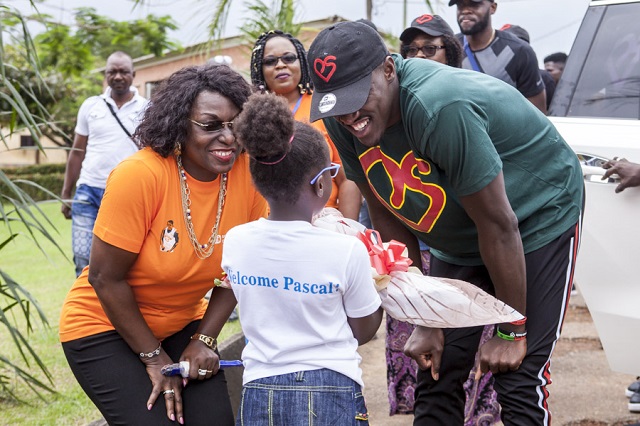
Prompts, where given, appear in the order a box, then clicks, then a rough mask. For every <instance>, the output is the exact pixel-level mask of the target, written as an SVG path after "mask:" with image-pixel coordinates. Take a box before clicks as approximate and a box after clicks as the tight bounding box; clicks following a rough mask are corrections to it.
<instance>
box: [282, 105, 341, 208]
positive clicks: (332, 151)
mask: <svg viewBox="0 0 640 426" xmlns="http://www.w3.org/2000/svg"><path fill="white" fill-rule="evenodd" d="M310 116H311V95H309V94H304V95H302V99H301V100H300V106H299V107H298V109H297V110H296V111H295V114H294V115H293V117H294V118H295V119H296V120H298V121H302V122H304V123H308V124H310V125H312V126H313V127H315V128H316V129H317V130H319V131H320V133H322V136H324V139H325V140H326V141H327V145H329V155H330V156H331V162H332V163H338V164H340V165H342V161H341V160H340V156H339V155H338V150H337V149H336V146H335V145H334V144H333V141H332V140H331V138H330V137H329V134H328V133H327V129H325V127H324V123H323V122H322V120H318V121H314V122H313V123H310V122H309V117H310ZM332 184H333V185H332V187H331V197H329V201H327V204H326V206H327V207H333V208H336V209H337V208H338V184H337V183H336V180H335V179H333V180H332Z"/></svg>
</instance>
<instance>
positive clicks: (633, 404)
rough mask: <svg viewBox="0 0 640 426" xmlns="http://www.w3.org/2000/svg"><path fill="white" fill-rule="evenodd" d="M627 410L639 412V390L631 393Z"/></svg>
mask: <svg viewBox="0 0 640 426" xmlns="http://www.w3.org/2000/svg"><path fill="white" fill-rule="evenodd" d="M629 411H631V412H632V413H640V392H636V393H634V394H633V395H631V398H630V399H629Z"/></svg>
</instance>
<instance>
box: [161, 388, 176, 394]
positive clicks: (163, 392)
mask: <svg viewBox="0 0 640 426" xmlns="http://www.w3.org/2000/svg"><path fill="white" fill-rule="evenodd" d="M174 393H176V391H174V390H173V389H167V390H166V391H162V394H163V395H166V394H171V395H173V394H174Z"/></svg>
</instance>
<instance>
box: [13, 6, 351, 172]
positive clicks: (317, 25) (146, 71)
mask: <svg viewBox="0 0 640 426" xmlns="http://www.w3.org/2000/svg"><path fill="white" fill-rule="evenodd" d="M342 20H344V19H342V18H340V17H338V16H332V17H329V18H327V19H322V20H319V21H313V22H307V23H305V24H304V26H303V29H302V31H301V32H300V34H299V35H298V39H299V40H300V41H302V43H303V44H304V46H305V47H306V48H307V49H308V48H309V45H310V44H311V42H312V41H313V39H314V38H315V36H316V35H317V34H318V32H320V31H321V30H322V29H323V28H326V27H327V26H329V25H331V24H334V23H335V22H338V21H342ZM251 47H252V46H248V45H246V44H245V43H244V41H243V40H242V39H241V37H231V38H228V39H225V40H222V41H221V42H220V43H219V44H215V45H214V46H212V47H211V48H207V47H206V45H204V44H201V45H197V46H191V47H187V48H185V49H182V50H181V51H178V52H170V53H168V54H166V55H164V56H162V57H160V58H157V57H154V56H149V57H143V58H136V59H134V68H135V71H136V76H135V78H134V80H133V85H134V86H135V87H136V88H137V89H138V91H139V92H140V94H141V95H142V96H144V97H146V98H149V97H150V93H148V88H149V86H150V84H153V83H158V82H160V81H162V80H163V79H165V78H167V77H169V76H170V75H171V74H173V73H174V72H176V71H178V70H179V69H181V68H183V67H185V66H189V65H202V64H204V63H206V62H207V61H208V60H210V59H214V58H216V57H222V58H224V57H228V58H231V64H230V66H231V68H233V69H234V70H236V71H238V72H239V73H240V74H242V75H243V76H244V77H245V78H246V79H247V81H249V80H250V71H249V68H250V61H251ZM148 83H150V84H148ZM41 143H42V145H43V146H44V147H45V152H44V153H42V152H38V150H37V149H35V148H28V149H20V136H19V135H14V136H13V137H12V138H11V139H10V140H9V149H7V147H5V146H4V144H2V143H0V166H20V165H29V164H43V163H65V162H66V161H67V152H68V151H66V150H63V149H53V148H57V146H56V145H55V144H54V143H53V142H51V141H49V140H47V139H45V138H43V139H42V141H41Z"/></svg>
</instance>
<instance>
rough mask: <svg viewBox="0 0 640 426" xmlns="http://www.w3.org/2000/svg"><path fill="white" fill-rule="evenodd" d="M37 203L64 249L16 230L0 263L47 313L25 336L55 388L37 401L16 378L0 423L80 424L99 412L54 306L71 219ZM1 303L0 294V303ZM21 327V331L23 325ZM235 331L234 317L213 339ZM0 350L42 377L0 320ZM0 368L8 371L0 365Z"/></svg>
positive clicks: (68, 279)
mask: <svg viewBox="0 0 640 426" xmlns="http://www.w3.org/2000/svg"><path fill="white" fill-rule="evenodd" d="M42 209H43V211H44V212H45V214H46V215H47V217H48V218H49V219H50V220H51V221H52V222H53V223H54V225H55V227H56V230H53V229H50V230H49V232H50V233H52V234H54V235H55V238H56V241H57V242H58V244H59V245H60V246H61V248H62V250H63V252H64V254H63V253H61V252H60V251H59V250H57V249H56V248H55V247H54V246H53V245H52V244H51V243H49V242H48V241H45V239H44V238H39V241H40V243H41V245H42V246H43V247H44V249H45V252H46V256H45V254H43V253H42V252H41V251H40V250H39V249H38V248H37V246H36V245H35V244H34V243H33V242H32V241H31V240H30V238H29V237H28V236H27V235H20V236H19V237H17V238H15V239H14V240H13V241H12V242H11V243H9V245H8V246H6V247H5V248H4V249H3V250H2V251H1V253H2V255H1V257H0V269H2V270H3V271H4V272H5V273H7V274H8V275H9V276H11V278H13V280H15V281H16V282H18V283H19V284H21V285H22V286H23V287H24V288H26V289H27V290H28V291H29V292H30V293H31V294H32V295H33V296H34V297H35V298H36V300H37V301H38V303H39V305H40V307H41V308H42V309H43V311H44V312H45V314H46V316H47V319H48V321H49V325H48V326H46V325H43V324H41V323H39V322H36V323H35V330H34V332H33V333H31V334H29V335H28V340H29V344H30V345H31V346H32V347H33V348H34V349H35V351H36V352H37V353H38V355H39V356H40V357H41V359H42V360H43V362H44V364H45V365H46V366H47V368H48V369H49V371H50V372H51V374H52V375H53V385H52V387H53V388H54V389H55V390H56V392H57V393H56V394H46V393H45V394H43V395H44V397H45V399H46V401H43V400H41V399H39V398H38V397H37V396H36V395H35V394H34V393H33V392H32V391H30V390H29V389H28V388H27V386H26V385H24V384H23V383H22V382H20V381H17V380H16V381H15V389H14V392H15V393H16V394H17V395H18V396H19V397H20V398H21V399H22V400H23V401H25V403H13V402H10V401H9V400H7V399H6V398H5V396H3V395H2V394H0V413H2V415H1V416H0V425H43V426H45V425H46V426H50V425H65V426H67V425H86V424H88V423H90V422H92V421H94V420H97V419H99V418H101V416H100V413H99V412H98V410H97V409H96V408H95V407H94V406H93V404H92V403H91V401H90V400H89V399H88V398H87V396H86V395H85V394H84V392H83V391H82V389H80V386H79V385H78V384H77V382H76V380H75V378H74V377H73V374H72V373H71V370H70V369H69V366H68V365H67V361H66V359H65V357H64V354H63V352H62V347H61V346H60V342H59V341H58V318H59V316H60V308H61V306H62V302H63V300H64V298H65V296H66V294H67V291H68V289H69V288H70V287H71V285H72V284H73V281H74V279H75V275H74V267H73V262H72V261H71V259H72V254H71V221H67V220H65V219H64V217H63V216H62V214H61V213H60V207H59V204H57V203H48V204H44V205H42ZM15 229H16V230H17V229H20V228H18V227H16V228H15ZM7 235H8V233H7V229H6V227H5V225H4V224H2V223H0V241H1V240H2V239H4V238H6V236H7ZM65 255H66V257H65ZM3 305H4V304H3V303H2V301H1V300H0V307H1V306H3ZM21 331H22V332H23V333H24V332H25V330H24V329H21ZM239 331H240V324H239V322H238V321H234V322H232V323H228V324H227V325H226V326H225V328H224V329H223V330H222V333H221V335H220V337H219V341H223V340H224V339H225V338H227V337H229V336H231V335H233V334H235V333H237V332H239ZM0 356H7V357H8V358H9V359H10V360H11V361H13V362H14V363H17V364H18V365H19V366H21V367H22V368H24V369H27V370H29V371H30V372H31V373H32V374H34V375H35V376H36V377H37V378H38V379H40V380H41V381H46V377H44V375H43V374H42V373H40V372H39V371H38V370H37V366H35V367H34V366H32V367H31V368H29V367H28V366H26V365H25V364H24V362H23V361H22V359H21V358H20V355H19V353H18V351H17V349H16V348H15V346H14V345H13V342H12V341H11V340H10V338H9V333H8V331H7V330H6V329H5V328H4V327H2V326H0ZM0 374H7V375H10V374H13V373H12V372H8V371H3V370H0Z"/></svg>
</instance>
